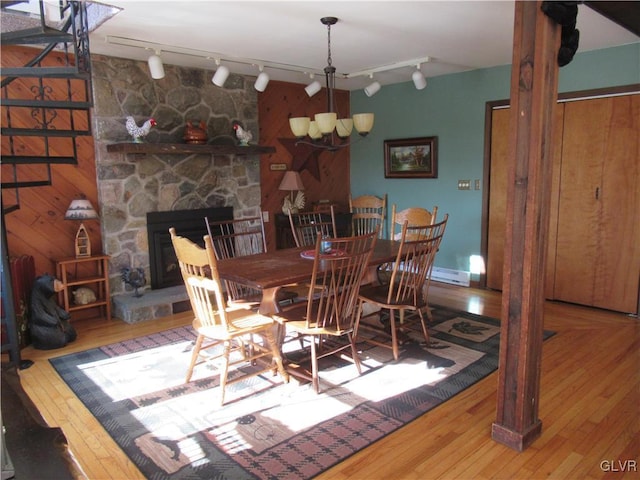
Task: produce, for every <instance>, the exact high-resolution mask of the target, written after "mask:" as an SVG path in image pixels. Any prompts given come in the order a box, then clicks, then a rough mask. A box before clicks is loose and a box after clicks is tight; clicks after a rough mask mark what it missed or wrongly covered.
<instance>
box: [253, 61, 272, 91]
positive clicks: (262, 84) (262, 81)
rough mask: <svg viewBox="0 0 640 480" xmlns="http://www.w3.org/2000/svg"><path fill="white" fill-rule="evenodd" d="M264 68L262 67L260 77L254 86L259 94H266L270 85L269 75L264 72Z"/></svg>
mask: <svg viewBox="0 0 640 480" xmlns="http://www.w3.org/2000/svg"><path fill="white" fill-rule="evenodd" d="M262 70H263V67H262V66H260V75H258V78H256V83H254V84H253V86H254V88H255V89H256V90H257V91H259V92H264V91H265V89H266V88H267V85H269V74H268V73H267V72H263V71H262Z"/></svg>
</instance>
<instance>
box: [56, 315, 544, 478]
mask: <svg viewBox="0 0 640 480" xmlns="http://www.w3.org/2000/svg"><path fill="white" fill-rule="evenodd" d="M432 313H433V318H434V321H433V322H432V323H431V324H430V334H431V341H430V343H429V344H428V345H426V344H425V343H424V342H422V343H421V342H420V341H419V338H418V337H416V338H413V337H411V336H408V337H407V338H404V339H403V344H402V348H401V356H400V358H399V359H398V361H393V357H392V355H391V351H390V350H388V349H385V348H380V347H369V346H368V345H367V344H364V343H363V344H362V345H361V346H362V354H361V359H362V363H363V374H362V375H360V376H358V374H357V370H356V368H355V366H354V365H353V364H352V363H350V362H348V361H343V362H341V361H339V360H338V361H332V362H331V363H330V364H325V365H323V366H322V371H321V379H320V386H321V393H320V394H316V393H315V391H314V390H313V388H312V387H311V385H310V384H308V383H303V382H300V381H298V380H296V379H295V378H292V380H291V381H290V382H289V383H288V384H287V383H283V382H282V380H281V378H280V376H271V375H270V374H269V375H265V376H258V377H253V378H252V379H250V380H247V381H241V382H237V383H235V384H232V385H229V386H227V393H226V402H227V403H225V405H224V406H220V402H219V398H220V397H219V394H220V392H219V386H218V381H217V375H213V373H214V371H213V370H209V369H208V367H206V366H200V367H196V370H195V373H194V376H193V378H192V380H191V382H189V383H187V384H185V383H184V377H185V373H186V368H187V365H188V361H189V358H190V352H191V347H192V345H193V341H194V339H195V333H194V332H193V330H192V329H191V327H186V326H185V327H179V328H174V329H172V330H168V331H164V332H159V333H156V334H153V335H149V336H146V337H142V338H135V339H132V340H128V341H124V342H121V343H116V344H111V345H106V346H104V347H100V348H95V349H92V350H87V351H84V352H80V353H74V354H70V355H65V356H62V357H57V358H54V359H52V360H51V363H52V365H53V366H54V368H55V369H56V371H57V372H58V373H59V374H60V376H61V377H62V379H63V380H64V381H65V382H66V383H67V384H68V385H69V387H70V388H71V389H72V390H73V391H74V392H75V394H76V395H77V396H78V398H79V399H80V400H81V401H82V402H83V403H84V404H85V405H86V407H87V408H88V409H89V411H91V413H92V414H93V415H94V416H95V417H96V418H97V419H98V420H99V421H100V423H101V424H102V425H103V427H104V428H105V429H106V431H107V432H108V433H109V434H110V435H111V436H112V437H113V439H114V440H115V441H116V442H117V443H118V445H119V446H120V447H121V448H122V450H123V451H124V452H126V454H127V455H128V456H129V458H130V459H131V461H132V462H133V463H135V464H136V466H137V467H138V468H139V469H140V471H141V472H142V473H143V474H144V475H145V476H146V477H147V478H149V479H158V480H160V479H171V480H175V479H233V480H237V479H255V478H260V479H266V478H268V479H276V478H286V479H309V478H313V477H314V476H316V475H318V474H319V473H321V472H322V471H324V470H326V469H328V468H330V467H331V466H333V465H335V464H337V463H339V462H341V461H342V460H344V459H345V458H347V457H349V456H350V455H353V454H354V453H355V452H357V451H359V450H361V449H363V448H365V447H367V446H368V445H371V444H372V443H373V442H375V441H377V440H379V439H381V438H382V437H384V436H385V435H388V434H390V433H391V432H393V431H395V430H397V429H398V428H400V427H402V426H403V425H405V424H407V423H408V422H410V421H412V420H414V419H416V418H417V417H418V416H420V415H422V414H424V413H425V412H428V411H429V410H431V409H433V408H434V407H437V406H438V405H440V404H442V403H443V402H445V401H447V400H448V399H450V398H452V397H454V396H455V395H456V394H458V393H460V392H461V391H463V390H464V389H466V388H468V387H469V386H471V385H473V384H474V383H476V382H477V381H479V380H480V379H482V378H484V377H486V376H487V375H489V374H490V373H492V372H493V371H495V370H496V369H497V366H498V348H499V337H500V335H499V332H500V329H499V323H498V321H497V320H495V319H492V318H488V317H484V316H479V315H473V314H470V313H466V312H460V311H455V310H451V309H448V308H444V307H439V306H434V307H433V310H432ZM379 321H380V323H381V325H383V323H384V318H382V319H379ZM547 335H549V333H547ZM297 344H298V342H297V341H293V342H289V343H288V344H287V350H290V351H288V352H287V355H288V356H289V358H290V359H291V358H294V357H295V355H296V351H295V350H294V348H299V346H297Z"/></svg>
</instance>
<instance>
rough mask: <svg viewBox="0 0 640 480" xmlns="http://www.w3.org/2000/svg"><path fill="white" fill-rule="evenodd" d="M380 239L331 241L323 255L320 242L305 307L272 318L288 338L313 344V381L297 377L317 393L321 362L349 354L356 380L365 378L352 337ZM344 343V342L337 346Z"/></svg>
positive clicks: (364, 237)
mask: <svg viewBox="0 0 640 480" xmlns="http://www.w3.org/2000/svg"><path fill="white" fill-rule="evenodd" d="M377 234H378V232H376V231H374V232H371V233H369V234H367V235H361V236H356V237H341V238H333V239H332V240H331V252H330V253H329V254H321V251H322V250H321V244H322V239H321V238H320V237H318V238H317V240H316V244H315V254H314V259H313V260H309V261H313V273H312V276H311V283H310V285H309V291H308V297H307V302H305V303H298V304H295V305H294V306H293V307H290V308H286V309H284V310H283V311H282V312H279V313H277V314H274V315H273V318H274V319H275V320H276V321H277V322H278V323H281V324H283V325H284V326H285V328H286V331H287V332H288V333H292V334H294V335H298V336H300V337H304V338H305V339H308V340H309V343H310V345H311V347H310V357H309V361H310V363H311V375H310V376H309V375H304V374H301V372H298V374H297V375H301V376H303V377H304V378H308V379H310V380H311V382H312V384H313V388H314V390H315V391H316V392H318V393H319V392H320V381H319V376H318V360H319V359H321V358H324V357H327V356H329V355H337V354H341V353H343V352H346V351H347V350H350V351H351V359H352V361H353V363H355V365H356V368H357V370H358V374H360V373H361V367H360V360H359V359H358V353H357V350H356V345H355V341H354V337H353V334H352V333H353V327H354V321H355V318H356V317H355V316H356V314H357V312H358V293H359V291H360V285H361V282H362V279H363V277H364V274H365V272H366V269H367V266H368V263H369V258H370V257H371V253H372V252H373V249H374V247H375V243H376V240H377ZM318 292H322V293H321V294H318ZM341 337H342V338H344V339H345V340H346V342H345V341H336V339H338V338H341ZM292 374H293V373H292Z"/></svg>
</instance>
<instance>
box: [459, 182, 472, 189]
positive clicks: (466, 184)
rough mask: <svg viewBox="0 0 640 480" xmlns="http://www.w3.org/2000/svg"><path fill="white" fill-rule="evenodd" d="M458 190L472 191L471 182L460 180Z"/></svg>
mask: <svg viewBox="0 0 640 480" xmlns="http://www.w3.org/2000/svg"><path fill="white" fill-rule="evenodd" d="M458 190H471V180H458Z"/></svg>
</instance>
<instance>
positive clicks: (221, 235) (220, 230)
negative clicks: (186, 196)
mask: <svg viewBox="0 0 640 480" xmlns="http://www.w3.org/2000/svg"><path fill="white" fill-rule="evenodd" d="M205 223H206V225H207V232H208V233H209V236H210V237H211V242H212V243H213V249H214V251H215V254H216V259H217V260H223V259H226V258H233V257H243V256H245V255H255V254H258V253H264V252H266V251H267V239H266V236H265V233H264V221H263V220H262V217H260V216H258V217H248V218H240V219H234V220H220V221H214V222H211V221H209V219H208V218H207V217H205ZM223 282H224V286H225V291H226V292H227V302H228V303H230V304H233V305H242V306H245V307H249V308H254V307H257V306H258V304H259V303H260V300H261V298H262V292H261V291H260V290H256V289H255V288H251V287H249V286H247V285H243V284H241V283H237V282H232V281H230V280H223ZM297 296H298V293H297V292H295V291H293V290H290V289H289V290H287V289H282V290H280V291H279V292H278V301H279V302H292V301H293V299H295V298H296V297H297Z"/></svg>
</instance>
